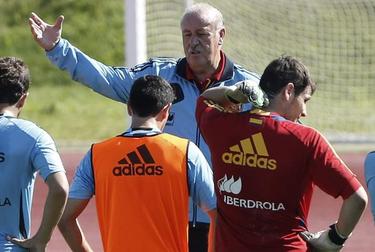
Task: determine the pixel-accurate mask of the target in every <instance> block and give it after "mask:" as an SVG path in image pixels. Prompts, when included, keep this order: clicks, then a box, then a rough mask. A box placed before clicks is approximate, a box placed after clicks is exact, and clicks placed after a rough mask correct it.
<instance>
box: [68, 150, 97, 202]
mask: <svg viewBox="0 0 375 252" xmlns="http://www.w3.org/2000/svg"><path fill="white" fill-rule="evenodd" d="M94 194H95V184H94V175H93V172H92V162H91V150H90V151H88V152H87V153H86V155H85V156H84V157H83V159H82V160H81V162H80V164H79V165H78V167H77V170H76V173H75V175H74V177H73V180H72V183H71V185H70V190H69V198H72V199H90V198H91V197H92V196H93V195H94Z"/></svg>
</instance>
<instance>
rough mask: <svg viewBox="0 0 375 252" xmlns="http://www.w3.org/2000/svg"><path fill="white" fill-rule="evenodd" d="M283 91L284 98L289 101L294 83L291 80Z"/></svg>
mask: <svg viewBox="0 0 375 252" xmlns="http://www.w3.org/2000/svg"><path fill="white" fill-rule="evenodd" d="M283 93H284V98H285V100H286V101H290V99H292V98H293V97H294V84H293V83H292V82H289V83H288V84H286V86H285V87H284V91H283Z"/></svg>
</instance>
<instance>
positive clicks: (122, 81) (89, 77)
mask: <svg viewBox="0 0 375 252" xmlns="http://www.w3.org/2000/svg"><path fill="white" fill-rule="evenodd" d="M47 56H48V58H49V60H50V61H51V62H52V63H53V64H54V65H56V66H57V67H59V68H60V69H61V70H65V71H67V72H68V73H69V74H70V76H71V78H72V79H73V80H75V81H78V82H80V83H82V84H84V85H85V86H87V87H89V88H91V89H93V90H94V91H95V92H97V93H99V94H101V95H104V96H106V97H108V98H110V99H112V100H116V101H119V102H123V103H127V101H128V98H129V92H130V89H131V86H132V84H133V81H134V80H136V79H137V78H138V77H140V76H143V75H146V74H155V73H154V72H155V69H154V68H153V67H149V66H152V63H151V62H148V63H144V64H141V65H138V66H136V67H134V68H132V69H129V68H126V67H112V66H107V65H105V64H103V63H101V62H99V61H96V60H94V59H92V58H90V57H89V56H87V55H86V54H84V53H83V52H81V51H80V50H79V49H78V48H76V47H74V46H72V45H71V44H70V43H69V42H68V41H67V40H65V39H60V41H59V43H58V44H57V45H56V46H55V47H54V48H53V49H52V50H51V51H48V52H47Z"/></svg>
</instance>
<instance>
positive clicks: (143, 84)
mask: <svg viewBox="0 0 375 252" xmlns="http://www.w3.org/2000/svg"><path fill="white" fill-rule="evenodd" d="M173 100H174V92H173V88H172V87H171V85H169V83H168V82H167V81H166V80H164V79H163V78H161V77H159V76H155V75H146V76H143V77H140V78H138V79H137V80H135V81H134V84H133V86H132V88H131V90H130V95H129V102H128V105H129V106H130V107H131V109H132V110H133V113H134V114H136V115H138V116H140V117H148V116H155V115H157V114H158V113H159V112H160V111H161V110H162V109H163V108H164V107H165V105H167V104H169V103H172V102H173Z"/></svg>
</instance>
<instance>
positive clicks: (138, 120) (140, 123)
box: [130, 116, 161, 130]
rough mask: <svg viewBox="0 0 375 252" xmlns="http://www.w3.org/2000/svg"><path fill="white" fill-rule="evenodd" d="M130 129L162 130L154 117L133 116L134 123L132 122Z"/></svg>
mask: <svg viewBox="0 0 375 252" xmlns="http://www.w3.org/2000/svg"><path fill="white" fill-rule="evenodd" d="M130 127H131V128H136V129H142V128H152V129H155V128H156V129H159V130H161V125H160V123H158V121H156V120H155V118H154V117H148V118H143V117H137V116H132V122H131V126H130Z"/></svg>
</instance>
